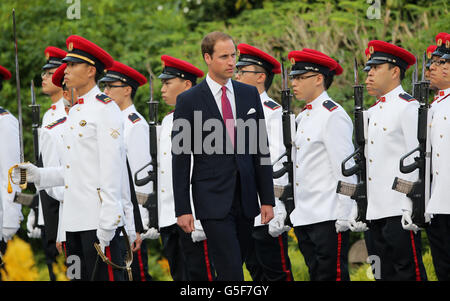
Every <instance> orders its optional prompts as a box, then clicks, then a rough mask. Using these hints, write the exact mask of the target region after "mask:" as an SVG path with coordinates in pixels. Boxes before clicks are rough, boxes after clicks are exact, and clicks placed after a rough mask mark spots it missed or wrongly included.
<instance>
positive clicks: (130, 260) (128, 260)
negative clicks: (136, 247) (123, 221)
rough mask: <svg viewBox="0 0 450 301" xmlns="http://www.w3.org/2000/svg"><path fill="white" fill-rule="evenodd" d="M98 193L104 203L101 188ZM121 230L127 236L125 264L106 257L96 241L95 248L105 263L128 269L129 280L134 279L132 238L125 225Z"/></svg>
mask: <svg viewBox="0 0 450 301" xmlns="http://www.w3.org/2000/svg"><path fill="white" fill-rule="evenodd" d="M97 193H98V197H99V198H100V202H101V203H103V199H102V196H101V195H100V188H97ZM120 231H121V232H122V234H123V237H125V243H126V245H127V255H126V258H125V266H120V265H118V264H115V263H114V262H112V261H111V260H109V258H108V257H106V255H105V254H104V253H103V251H102V248H101V247H100V244H98V243H96V242H94V248H95V250H96V251H97V254H98V255H99V256H100V258H101V259H102V260H103V262H104V263H106V264H107V265H109V266H111V267H113V268H114V269H117V270H126V271H127V274H128V280H129V281H133V274H132V272H131V264H132V263H133V251H132V250H131V245H130V239H129V238H128V235H127V231H125V228H124V227H121V228H120Z"/></svg>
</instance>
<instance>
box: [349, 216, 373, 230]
mask: <svg viewBox="0 0 450 301" xmlns="http://www.w3.org/2000/svg"><path fill="white" fill-rule="evenodd" d="M349 227H350V230H351V231H352V232H364V231H367V230H369V227H367V224H366V223H363V222H361V221H360V222H357V221H355V220H354V219H353V220H351V221H350V224H349Z"/></svg>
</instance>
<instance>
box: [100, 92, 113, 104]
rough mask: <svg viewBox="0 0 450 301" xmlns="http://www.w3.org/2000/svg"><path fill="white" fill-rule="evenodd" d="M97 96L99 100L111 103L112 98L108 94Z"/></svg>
mask: <svg viewBox="0 0 450 301" xmlns="http://www.w3.org/2000/svg"><path fill="white" fill-rule="evenodd" d="M96 98H97V100H98V101H101V102H103V103H110V102H111V101H112V99H111V98H110V97H109V96H107V95H106V94H98V95H97V96H96Z"/></svg>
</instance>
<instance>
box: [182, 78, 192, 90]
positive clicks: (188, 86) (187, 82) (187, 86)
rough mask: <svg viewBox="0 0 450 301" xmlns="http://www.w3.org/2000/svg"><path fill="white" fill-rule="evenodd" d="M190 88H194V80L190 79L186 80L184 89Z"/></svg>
mask: <svg viewBox="0 0 450 301" xmlns="http://www.w3.org/2000/svg"><path fill="white" fill-rule="evenodd" d="M190 88H192V82H191V81H190V80H185V81H184V90H185V91H186V90H189V89H190Z"/></svg>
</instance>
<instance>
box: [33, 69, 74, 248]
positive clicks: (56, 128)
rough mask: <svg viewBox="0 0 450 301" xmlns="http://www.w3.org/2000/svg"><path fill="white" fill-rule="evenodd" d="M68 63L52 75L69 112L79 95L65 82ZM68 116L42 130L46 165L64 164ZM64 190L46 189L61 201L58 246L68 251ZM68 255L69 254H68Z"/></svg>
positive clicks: (59, 188) (61, 187) (43, 156)
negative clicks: (64, 214)
mask: <svg viewBox="0 0 450 301" xmlns="http://www.w3.org/2000/svg"><path fill="white" fill-rule="evenodd" d="M66 66H67V64H62V65H61V66H60V67H58V69H56V71H55V72H54V74H53V76H52V82H53V84H54V85H55V86H57V87H60V88H62V90H63V99H64V104H65V111H66V113H68V112H69V109H70V107H71V106H72V104H73V103H74V102H75V100H76V99H78V95H77V93H76V90H75V89H73V88H72V89H68V88H67V86H66V84H65V83H64V71H65V70H66ZM66 121H67V116H66V117H63V118H62V119H59V120H56V121H55V122H53V123H51V124H49V125H47V126H45V127H43V128H42V130H41V142H42V148H41V152H42V158H43V162H45V164H46V165H45V166H47V167H49V166H55V167H56V166H62V165H63V163H62V162H63V161H64V159H63V157H64V154H65V150H64V140H63V139H62V137H63V136H62V135H63V134H64V128H65V126H66V124H67V123H66ZM64 190H65V188H64V187H63V186H58V187H52V188H48V189H46V191H47V193H48V195H49V196H51V197H52V198H54V199H55V200H57V201H59V211H58V232H57V236H56V248H57V249H58V251H59V252H60V253H61V252H64V254H65V255H67V252H66V243H65V242H66V233H65V231H63V230H62V213H63V206H64ZM66 257H67V256H66Z"/></svg>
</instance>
